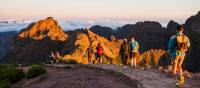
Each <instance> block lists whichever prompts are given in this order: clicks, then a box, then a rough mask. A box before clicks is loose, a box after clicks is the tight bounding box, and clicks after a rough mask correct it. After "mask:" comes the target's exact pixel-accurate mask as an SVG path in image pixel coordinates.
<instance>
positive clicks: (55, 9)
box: [0, 0, 200, 22]
mask: <svg viewBox="0 0 200 88" xmlns="http://www.w3.org/2000/svg"><path fill="white" fill-rule="evenodd" d="M199 10H200V0H0V12H1V13H0V20H5V19H16V20H22V19H41V18H46V17H47V16H52V17H55V18H56V19H60V20H70V19H79V20H103V19H114V20H138V21H140V20H141V21H143V20H156V21H169V20H175V21H178V22H184V21H185V20H186V19H187V18H188V17H190V16H191V15H195V14H196V13H197V12H198V11H199Z"/></svg>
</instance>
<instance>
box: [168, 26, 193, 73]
mask: <svg viewBox="0 0 200 88" xmlns="http://www.w3.org/2000/svg"><path fill="white" fill-rule="evenodd" d="M183 31H184V29H183V26H182V25H179V26H178V27H177V34H176V35H173V36H172V37H171V38H170V41H169V44H168V50H167V52H168V53H170V54H171V55H172V57H173V58H174V59H173V62H172V63H173V74H175V75H176V72H177V70H178V72H179V74H180V75H183V72H182V63H183V61H184V58H185V55H186V54H185V53H186V51H187V50H188V48H189V47H190V42H189V38H188V37H187V36H186V35H185V34H183Z"/></svg>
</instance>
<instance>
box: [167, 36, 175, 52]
mask: <svg viewBox="0 0 200 88" xmlns="http://www.w3.org/2000/svg"><path fill="white" fill-rule="evenodd" d="M174 44H175V41H174V36H172V37H171V38H170V40H169V43H168V48H167V52H168V53H171V52H172V50H173V46H174Z"/></svg>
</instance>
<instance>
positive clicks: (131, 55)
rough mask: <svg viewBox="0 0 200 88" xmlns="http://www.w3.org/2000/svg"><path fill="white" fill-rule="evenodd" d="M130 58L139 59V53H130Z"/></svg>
mask: <svg viewBox="0 0 200 88" xmlns="http://www.w3.org/2000/svg"><path fill="white" fill-rule="evenodd" d="M130 57H131V58H133V57H139V52H131V53H130Z"/></svg>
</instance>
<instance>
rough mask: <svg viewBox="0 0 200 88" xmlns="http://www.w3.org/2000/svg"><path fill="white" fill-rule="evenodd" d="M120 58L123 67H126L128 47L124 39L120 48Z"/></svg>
mask: <svg viewBox="0 0 200 88" xmlns="http://www.w3.org/2000/svg"><path fill="white" fill-rule="evenodd" d="M120 57H121V59H122V64H123V65H128V58H129V45H128V42H127V39H124V42H123V44H122V45H121V48H120Z"/></svg>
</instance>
